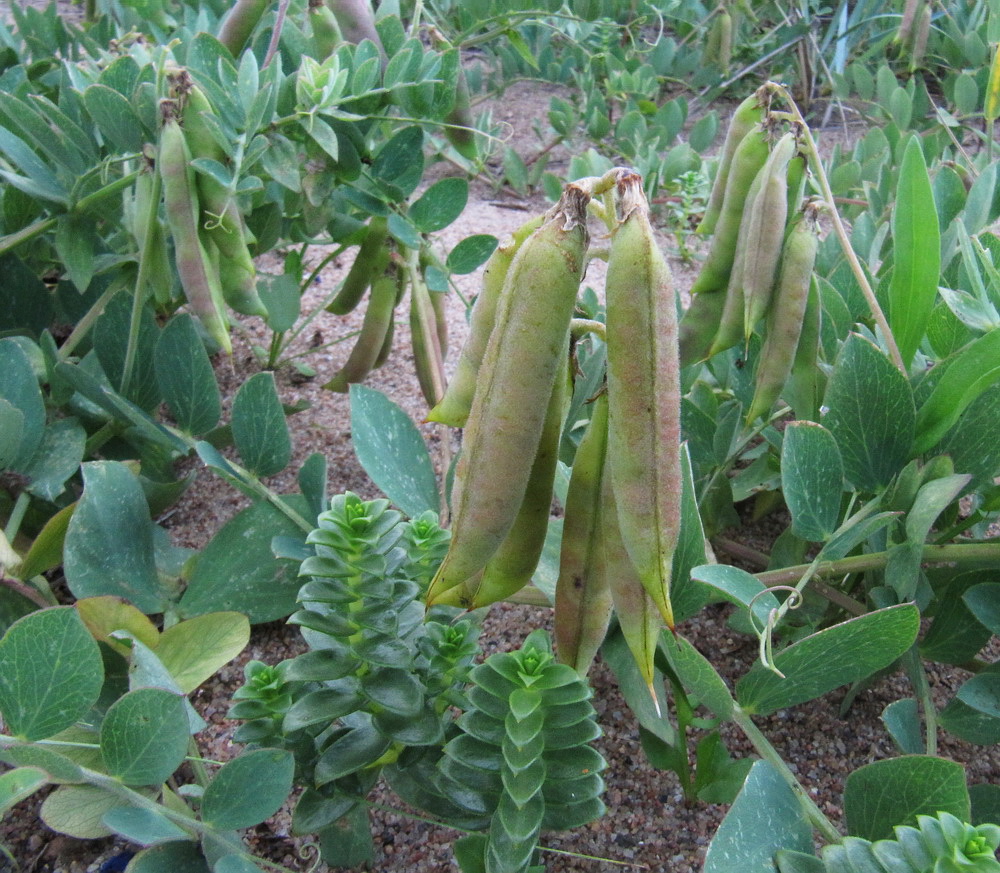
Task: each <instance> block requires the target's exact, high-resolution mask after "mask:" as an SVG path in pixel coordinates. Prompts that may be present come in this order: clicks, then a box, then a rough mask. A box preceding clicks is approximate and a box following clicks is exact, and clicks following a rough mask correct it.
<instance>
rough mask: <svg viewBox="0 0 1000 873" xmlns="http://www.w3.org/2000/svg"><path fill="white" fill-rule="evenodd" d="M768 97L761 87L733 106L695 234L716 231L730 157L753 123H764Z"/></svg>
mask: <svg viewBox="0 0 1000 873" xmlns="http://www.w3.org/2000/svg"><path fill="white" fill-rule="evenodd" d="M770 94H771V90H770V83H768V84H767V85H762V86H761V87H760V88H758V89H757V90H756V91H755V92H754V93H753V94H751V95H750V96H749V97H747V98H746V100H744V101H743V102H742V103H741V104H740V105H739V106H737V107H736V111H735V112H734V113H733V117H732V118H731V119H730V121H729V128H728V129H727V130H726V139H725V141H724V142H723V144H722V153H721V154H720V155H719V168H718V169H717V170H716V171H715V181H714V182H713V183H712V192H711V194H709V196H708V203H707V204H706V205H705V215H704V217H703V218H702V219H701V223H700V224H699V225H698V228H697V230H696V231H695V232H696V233H713V232H714V231H715V225H716V222H717V221H718V220H719V215H720V213H721V212H722V201H723V198H724V197H725V194H726V182H727V181H728V179H729V170H730V167H731V166H732V163H733V156H734V155H735V154H736V149H737V147H738V146H739V144H740V143H741V142H742V141H743V137H745V136H746V135H747V134H748V133H749V132H750V130H751V129H752V128H753V126H754V125H755V124H760V122H762V121H763V120H764V116H765V115H766V114H767V105H768V104H769V103H770Z"/></svg>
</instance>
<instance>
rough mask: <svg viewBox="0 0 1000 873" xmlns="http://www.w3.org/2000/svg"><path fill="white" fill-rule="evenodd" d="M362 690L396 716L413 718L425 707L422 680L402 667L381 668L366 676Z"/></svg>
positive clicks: (362, 683) (362, 679)
mask: <svg viewBox="0 0 1000 873" xmlns="http://www.w3.org/2000/svg"><path fill="white" fill-rule="evenodd" d="M361 690H362V691H363V692H364V693H365V694H366V695H367V696H368V698H369V699H370V700H372V701H373V702H374V703H376V704H378V705H379V706H380V707H384V708H385V709H387V710H389V711H390V712H391V713H393V714H394V715H401V716H404V717H409V718H413V717H414V716H416V715H417V714H418V713H419V712H420V710H421V709H422V708H423V705H424V693H423V686H422V685H421V683H420V680H419V679H418V678H417V677H416V676H414V675H413V674H412V673H410V672H409V670H405V669H403V668H401V667H379V668H376V669H375V670H372V671H371V672H370V673H367V674H365V675H364V676H363V677H362V678H361Z"/></svg>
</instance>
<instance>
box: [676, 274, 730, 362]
mask: <svg viewBox="0 0 1000 873" xmlns="http://www.w3.org/2000/svg"><path fill="white" fill-rule="evenodd" d="M725 305H726V294H725V292H724V291H703V292H702V293H701V294H696V295H695V296H694V297H692V298H691V305H690V306H688V308H687V309H686V310H684V314H683V315H682V316H681V320H680V324H679V325H678V340H677V344H678V355H679V358H680V365H681V368H682V369H683V368H684V367H690V366H691V365H692V364H697V363H698V362H699V361H704V360H706V359H707V358H708V357H709V351H710V350H711V348H712V343H713V342H714V341H715V337H716V334H717V333H718V331H719V323H720V322H721V320H722V312H723V310H724V309H725ZM741 329H742V326H741Z"/></svg>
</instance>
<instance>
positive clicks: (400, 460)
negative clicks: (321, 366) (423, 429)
mask: <svg viewBox="0 0 1000 873" xmlns="http://www.w3.org/2000/svg"><path fill="white" fill-rule="evenodd" d="M351 437H352V442H353V443H354V451H355V453H356V454H357V456H358V461H360V462H361V466H362V467H364V468H365V472H366V473H367V474H368V475H369V476H371V477H372V481H373V482H374V483H375V484H376V485H377V486H378V487H379V488H381V489H382V491H383V492H384V493H385V495H386V496H387V497H388V498H389V499H390V500H391V501H392V502H393V503H394V504H396V506H398V507H399V508H400V509H401V510H402V511H403V512H404V513H406V515H408V516H410V517H411V518H416V516H418V515H420V514H421V513H422V512H425V511H427V510H428V509H430V510H433V511H434V512H437V510H438V509H439V508H440V507H439V503H438V488H437V477H436V476H435V475H434V466H433V464H432V463H431V457H430V455H429V454H428V452H427V446H426V445H424V440H423V438H422V437H421V436H420V431H418V430H417V428H416V427H415V426H414V424H413V422H412V421H410V419H409V416H407V414H406V413H405V412H403V410H402V409H400V408H399V407H398V406H397V405H396V404H395V403H393V402H392V401H391V400H390V399H389V398H388V397H386V396H385V395H384V394H382V393H381V392H379V391H375V390H374V389H372V388H365V387H364V386H362V385H351Z"/></svg>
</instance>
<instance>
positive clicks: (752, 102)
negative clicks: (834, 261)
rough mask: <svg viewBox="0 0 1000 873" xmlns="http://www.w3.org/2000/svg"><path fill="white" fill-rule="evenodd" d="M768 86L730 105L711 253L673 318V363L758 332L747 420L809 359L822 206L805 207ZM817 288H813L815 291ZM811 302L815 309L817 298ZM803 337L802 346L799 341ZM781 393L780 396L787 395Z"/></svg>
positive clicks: (793, 151)
mask: <svg viewBox="0 0 1000 873" xmlns="http://www.w3.org/2000/svg"><path fill="white" fill-rule="evenodd" d="M770 87H771V86H770V85H765V86H763V87H762V88H760V89H759V90H758V91H757V92H756V93H755V94H753V95H752V96H751V97H749V98H747V99H746V100H745V101H744V102H743V103H742V104H740V106H739V107H738V108H737V110H736V112H735V113H734V115H733V119H732V121H731V123H730V127H729V130H728V133H727V136H726V142H725V144H724V146H723V151H722V155H721V157H720V162H719V170H718V173H717V175H716V179H715V184H714V185H713V188H712V193H711V195H710V198H709V202H708V206H707V208H706V213H705V218H704V220H703V221H702V223H701V225H700V227H699V230H700V231H701V232H712V233H713V236H712V240H711V242H710V244H709V249H708V253H707V255H706V259H705V262H704V264H703V266H702V269H701V271H700V272H699V274H698V277H697V278H696V279H695V282H694V285H693V286H692V289H691V291H692V299H691V305H690V306H689V307H688V309H687V310H686V311H685V313H684V316H683V318H682V319H681V322H680V338H679V350H680V364H681V366H682V367H686V366H690V365H692V364H695V363H698V362H700V361H703V360H706V359H708V358H710V357H712V356H714V355H716V354H719V353H720V352H724V351H726V350H727V349H731V348H733V347H734V346H743V347H744V348H749V345H750V338H751V336H752V335H753V334H754V333H758V334H760V335H762V336H763V348H762V350H761V353H760V355H759V357H758V363H757V370H756V376H755V380H756V381H755V394H754V398H753V401H752V403H751V405H750V407H749V409H748V412H747V422H748V423H751V422H753V421H754V420H755V419H757V418H760V417H761V416H767V415H768V414H769V413H770V412H771V410H772V407H773V406H774V404H775V403H776V402H777V400H778V399H779V397H780V396H781V395H782V393H783V391H784V390H785V388H786V385H788V383H789V376H790V375H791V374H792V372H793V368H794V366H795V364H796V360H797V359H798V361H799V365H800V368H805V366H806V361H805V359H806V358H807V357H809V356H810V355H811V360H812V362H813V363H814V362H815V355H816V333H817V332H816V331H812V330H803V326H804V325H805V324H806V323H807V322H808V321H809V318H808V315H807V308H808V304H809V299H810V286H811V284H812V276H813V267H814V265H815V261H816V253H817V249H818V246H819V240H818V236H817V221H818V212H819V207H818V206H817V205H815V204H814V203H813V202H812V201H807V202H806V203H805V205H802V194H803V189H804V184H805V178H806V159H805V157H804V156H803V155H802V154H800V151H799V143H798V131H797V130H795V129H794V126H793V129H792V130H788V131H784V132H782V130H781V127H782V124H783V122H782V121H781V120H779V119H778V118H777V117H776V116H774V115H771V114H770V113H769V111H768V104H769V100H770V96H771V94H770V90H769V89H770ZM813 296H815V294H814V295H813ZM814 309H816V311H818V309H817V308H816V305H815V303H814ZM803 343H806V344H808V345H809V347H808V348H800V346H801V345H802V344H803ZM786 399H787V398H786Z"/></svg>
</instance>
